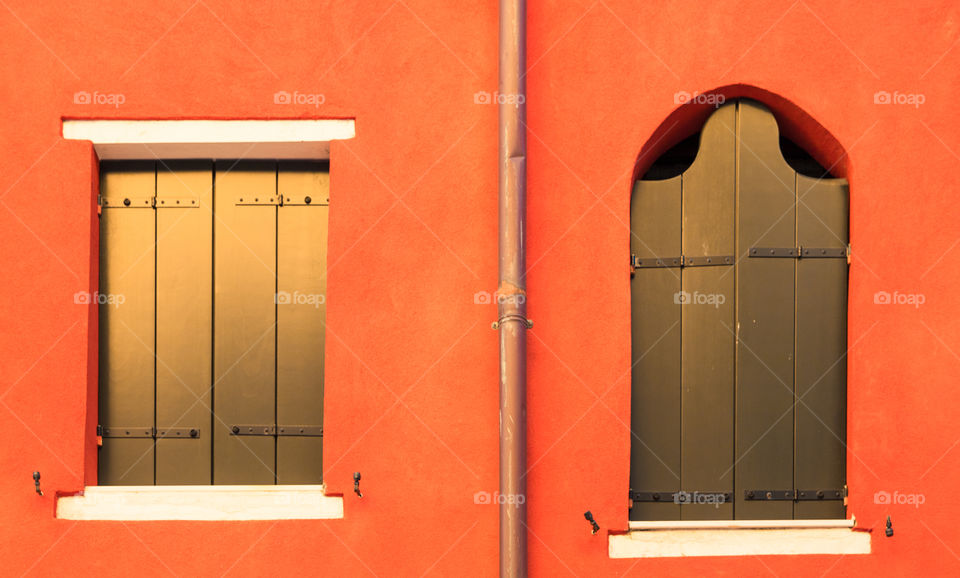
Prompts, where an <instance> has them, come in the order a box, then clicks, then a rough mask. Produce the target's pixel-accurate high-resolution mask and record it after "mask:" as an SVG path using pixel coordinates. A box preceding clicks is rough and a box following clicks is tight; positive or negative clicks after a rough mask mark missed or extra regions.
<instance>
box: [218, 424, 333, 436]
mask: <svg viewBox="0 0 960 578" xmlns="http://www.w3.org/2000/svg"><path fill="white" fill-rule="evenodd" d="M230 435H235V436H299V437H323V426H320V425H235V426H231V427H230Z"/></svg>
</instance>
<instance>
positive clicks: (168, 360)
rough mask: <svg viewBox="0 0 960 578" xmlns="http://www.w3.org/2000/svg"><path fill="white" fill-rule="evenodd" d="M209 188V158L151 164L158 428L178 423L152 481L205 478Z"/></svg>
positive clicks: (160, 443)
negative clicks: (193, 433)
mask: <svg viewBox="0 0 960 578" xmlns="http://www.w3.org/2000/svg"><path fill="white" fill-rule="evenodd" d="M212 188H213V164H212V163H211V162H210V161H169V162H165V163H161V164H160V165H159V166H158V167H157V203H156V204H157V210H156V218H157V429H158V432H163V431H164V430H165V429H167V428H181V429H180V430H178V432H179V433H180V435H179V436H177V435H167V436H161V437H158V439H157V484H209V483H210V480H211V477H210V476H211V471H210V469H211V455H210V452H211V446H212V441H213V436H212V433H213V430H212V429H211V425H212V422H211V414H210V407H211V403H212V399H211V397H210V384H211V354H212V350H211V339H212V326H211V323H212V319H211V318H212V308H213V304H212V291H213V286H212V275H213V262H212V259H213V240H212V232H213V229H212V227H213V216H212V214H211V210H212V208H213V190H212ZM188 199H189V200H193V199H196V201H197V203H198V205H199V208H195V206H191V205H189V204H188ZM177 200H180V201H181V204H180V205H178V204H177V202H176V201H177ZM178 207H179V208H178ZM183 428H186V431H183ZM189 429H197V432H198V435H197V437H195V438H190V437H189Z"/></svg>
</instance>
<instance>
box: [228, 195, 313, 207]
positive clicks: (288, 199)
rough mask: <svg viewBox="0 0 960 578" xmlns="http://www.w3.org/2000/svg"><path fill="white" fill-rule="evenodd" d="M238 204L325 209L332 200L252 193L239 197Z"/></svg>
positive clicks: (308, 196) (307, 196)
mask: <svg viewBox="0 0 960 578" xmlns="http://www.w3.org/2000/svg"><path fill="white" fill-rule="evenodd" d="M236 204H237V205H238V206H255V207H256V206H276V207H286V206H304V207H306V206H315V207H323V206H326V205H329V204H330V199H328V198H326V197H324V198H322V199H321V198H316V199H315V198H313V197H311V196H310V195H305V196H300V195H282V194H280V195H271V194H265V195H261V194H258V193H251V194H247V195H244V196H242V197H237V201H236Z"/></svg>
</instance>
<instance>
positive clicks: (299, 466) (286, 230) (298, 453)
mask: <svg viewBox="0 0 960 578" xmlns="http://www.w3.org/2000/svg"><path fill="white" fill-rule="evenodd" d="M277 190H278V192H279V193H281V194H283V195H284V205H283V207H281V208H280V209H279V211H278V216H277V223H278V225H277V291H278V295H279V296H280V297H281V299H279V301H280V303H279V304H278V305H277V425H278V426H285V425H306V426H322V425H323V375H324V334H325V329H326V311H327V307H326V293H327V277H326V275H327V216H328V211H329V206H328V205H327V200H328V198H329V196H330V173H329V170H328V169H327V168H326V166H323V165H319V164H317V163H289V162H287V163H283V162H282V163H280V166H279V171H278V173H277ZM308 197H309V199H310V202H309V203H306V201H305V199H307V198H308ZM322 458H323V438H322V437H314V436H307V437H297V436H279V437H278V438H277V482H278V483H281V484H319V483H321V482H322V481H323V467H322V466H323V460H322Z"/></svg>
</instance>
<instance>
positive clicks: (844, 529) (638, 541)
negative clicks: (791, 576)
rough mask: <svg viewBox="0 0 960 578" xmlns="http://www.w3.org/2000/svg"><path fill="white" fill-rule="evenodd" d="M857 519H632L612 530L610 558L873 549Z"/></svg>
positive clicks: (609, 545)
mask: <svg viewBox="0 0 960 578" xmlns="http://www.w3.org/2000/svg"><path fill="white" fill-rule="evenodd" d="M854 524H855V520H735V521H732V520H716V521H689V522H688V521H682V522H630V531H629V532H627V533H626V534H612V535H610V539H609V542H608V551H609V555H610V557H611V558H669V557H683V556H767V555H778V554H781V555H796V554H869V553H870V534H869V533H868V532H860V531H855V530H854V529H853V528H854Z"/></svg>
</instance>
